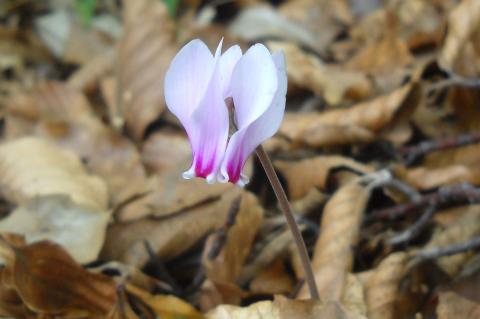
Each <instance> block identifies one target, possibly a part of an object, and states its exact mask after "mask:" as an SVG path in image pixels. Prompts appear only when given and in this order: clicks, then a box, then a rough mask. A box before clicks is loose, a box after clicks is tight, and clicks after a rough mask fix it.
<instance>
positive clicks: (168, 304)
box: [126, 285, 204, 319]
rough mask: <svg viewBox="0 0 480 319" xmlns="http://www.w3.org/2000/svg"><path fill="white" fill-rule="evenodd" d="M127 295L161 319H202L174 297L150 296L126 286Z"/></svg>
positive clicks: (191, 307) (191, 308) (197, 313)
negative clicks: (137, 300) (138, 300)
mask: <svg viewBox="0 0 480 319" xmlns="http://www.w3.org/2000/svg"><path fill="white" fill-rule="evenodd" d="M126 290H127V293H128V294H129V295H131V296H134V297H136V298H138V299H140V300H141V301H142V302H143V303H144V304H146V305H147V306H148V307H149V308H150V309H151V311H152V312H153V313H154V314H155V315H156V316H157V318H162V319H175V318H182V319H202V318H204V317H203V316H202V314H200V313H199V312H198V311H197V310H196V309H195V308H194V307H193V306H191V305H190V304H188V303H187V302H185V301H183V300H182V299H180V298H177V297H175V296H166V295H151V294H149V293H148V292H146V291H144V290H142V289H139V288H136V287H135V286H132V285H127V289H126Z"/></svg>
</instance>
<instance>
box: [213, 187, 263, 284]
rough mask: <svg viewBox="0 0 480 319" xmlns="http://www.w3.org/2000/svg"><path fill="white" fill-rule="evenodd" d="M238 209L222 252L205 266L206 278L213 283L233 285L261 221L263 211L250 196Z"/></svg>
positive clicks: (244, 199) (245, 198)
mask: <svg viewBox="0 0 480 319" xmlns="http://www.w3.org/2000/svg"><path fill="white" fill-rule="evenodd" d="M233 205H234V204H233ZM238 209H239V211H238V213H237V217H236V219H235V224H234V225H233V226H232V227H231V228H230V229H229V230H228V232H227V239H226V242H225V245H224V247H223V249H222V251H221V252H220V254H219V256H218V257H217V258H216V259H215V260H213V261H212V262H211V263H207V265H206V266H207V276H208V278H209V279H210V280H212V281H214V282H217V281H219V282H231V283H235V281H236V279H237V278H238V276H239V274H240V272H241V270H242V268H243V264H244V263H245V260H246V258H247V257H248V256H249V254H250V250H251V248H252V244H253V241H254V240H255V236H256V235H257V232H258V230H259V228H260V226H261V223H262V220H263V209H262V208H261V206H260V204H259V203H258V201H257V200H256V199H255V198H254V197H252V196H245V197H244V198H243V200H242V202H241V205H240V206H239V208H238Z"/></svg>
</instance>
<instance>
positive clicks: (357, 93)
mask: <svg viewBox="0 0 480 319" xmlns="http://www.w3.org/2000/svg"><path fill="white" fill-rule="evenodd" d="M267 45H268V47H269V48H270V49H271V50H272V51H273V52H276V51H283V53H284V54H285V58H286V63H287V65H292V66H293V65H294V66H295V67H290V68H287V74H288V77H289V80H290V81H289V82H290V83H293V84H294V85H297V86H299V87H301V88H306V89H309V90H311V91H313V92H314V93H315V94H317V95H320V96H323V97H324V98H325V100H326V101H327V103H329V104H331V105H336V104H339V103H340V102H342V101H344V100H345V99H353V100H362V99H365V98H367V97H369V96H370V95H371V94H372V90H373V89H372V83H371V81H370V80H369V79H368V77H367V76H366V75H365V74H363V73H359V72H354V71H345V70H343V69H341V68H337V67H335V66H331V65H326V64H324V63H323V62H322V61H321V60H320V59H318V58H317V57H315V56H314V55H312V54H307V53H304V52H303V51H301V49H300V48H299V47H298V46H296V45H295V44H292V43H288V42H274V41H269V42H267Z"/></svg>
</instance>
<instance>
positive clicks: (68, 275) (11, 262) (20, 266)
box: [0, 237, 117, 319]
mask: <svg viewBox="0 0 480 319" xmlns="http://www.w3.org/2000/svg"><path fill="white" fill-rule="evenodd" d="M8 238H9V237H6V238H5V237H4V238H3V239H1V240H0V245H1V250H0V252H1V254H2V256H3V257H4V258H5V259H6V261H7V263H6V272H4V273H3V276H2V285H3V286H4V287H8V288H10V289H14V290H15V291H16V292H17V293H18V295H19V296H20V298H21V299H22V302H23V303H24V304H25V305H26V306H27V307H28V308H29V309H30V310H32V311H34V312H37V313H39V314H41V315H56V316H74V317H75V316H76V317H75V318H98V319H100V318H105V317H106V316H107V315H108V314H109V313H111V312H112V311H113V309H114V307H115V305H116V302H117V287H116V285H115V283H114V282H113V280H112V279H111V278H109V277H106V276H103V275H98V274H92V273H89V272H88V271H86V270H84V269H83V268H82V267H80V266H79V265H78V264H77V263H76V262H75V261H74V260H73V259H72V257H70V255H68V253H67V252H66V251H65V250H63V249H62V248H61V247H60V246H58V245H56V244H54V243H51V242H48V241H42V242H37V243H34V244H30V245H22V244H19V239H18V238H14V241H11V240H10V241H7V240H8Z"/></svg>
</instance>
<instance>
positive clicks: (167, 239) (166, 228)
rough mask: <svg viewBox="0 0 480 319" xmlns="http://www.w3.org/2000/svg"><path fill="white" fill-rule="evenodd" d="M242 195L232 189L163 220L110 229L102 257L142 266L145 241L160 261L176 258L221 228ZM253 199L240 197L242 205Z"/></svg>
mask: <svg viewBox="0 0 480 319" xmlns="http://www.w3.org/2000/svg"><path fill="white" fill-rule="evenodd" d="M239 193H242V192H241V191H240V190H239V189H237V188H233V189H232V190H230V191H228V192H225V193H224V194H223V195H222V196H221V197H220V198H219V199H216V200H213V201H211V202H206V203H204V204H202V205H198V206H195V207H192V208H190V209H189V210H186V211H183V212H179V213H177V214H173V215H169V216H166V217H165V218H162V219H152V218H142V219H139V220H136V221H132V222H124V223H116V224H113V225H111V226H110V227H109V229H108V231H107V239H106V242H105V245H104V247H103V250H102V253H101V256H102V258H104V259H106V260H118V261H122V262H125V263H127V264H132V265H136V266H143V265H144V264H145V263H146V262H147V261H148V259H149V257H148V253H147V251H146V250H145V241H148V243H149V244H150V245H151V247H152V248H153V250H154V251H156V252H157V254H158V255H159V256H161V257H163V258H166V259H168V258H172V257H175V256H178V255H180V254H182V253H183V252H185V251H186V250H187V249H189V248H190V247H191V246H192V245H194V244H195V243H197V241H198V240H199V239H200V238H203V237H204V236H205V235H206V234H208V233H209V232H210V231H212V230H213V229H216V228H218V227H220V226H221V225H223V223H224V222H225V218H226V216H227V214H228V211H229V209H230V205H231V203H232V200H233V199H234V198H235V197H236V196H238V195H239ZM251 196H253V195H251V194H249V193H243V195H242V201H247V202H248V201H250V200H249V199H248V198H249V197H251Z"/></svg>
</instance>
